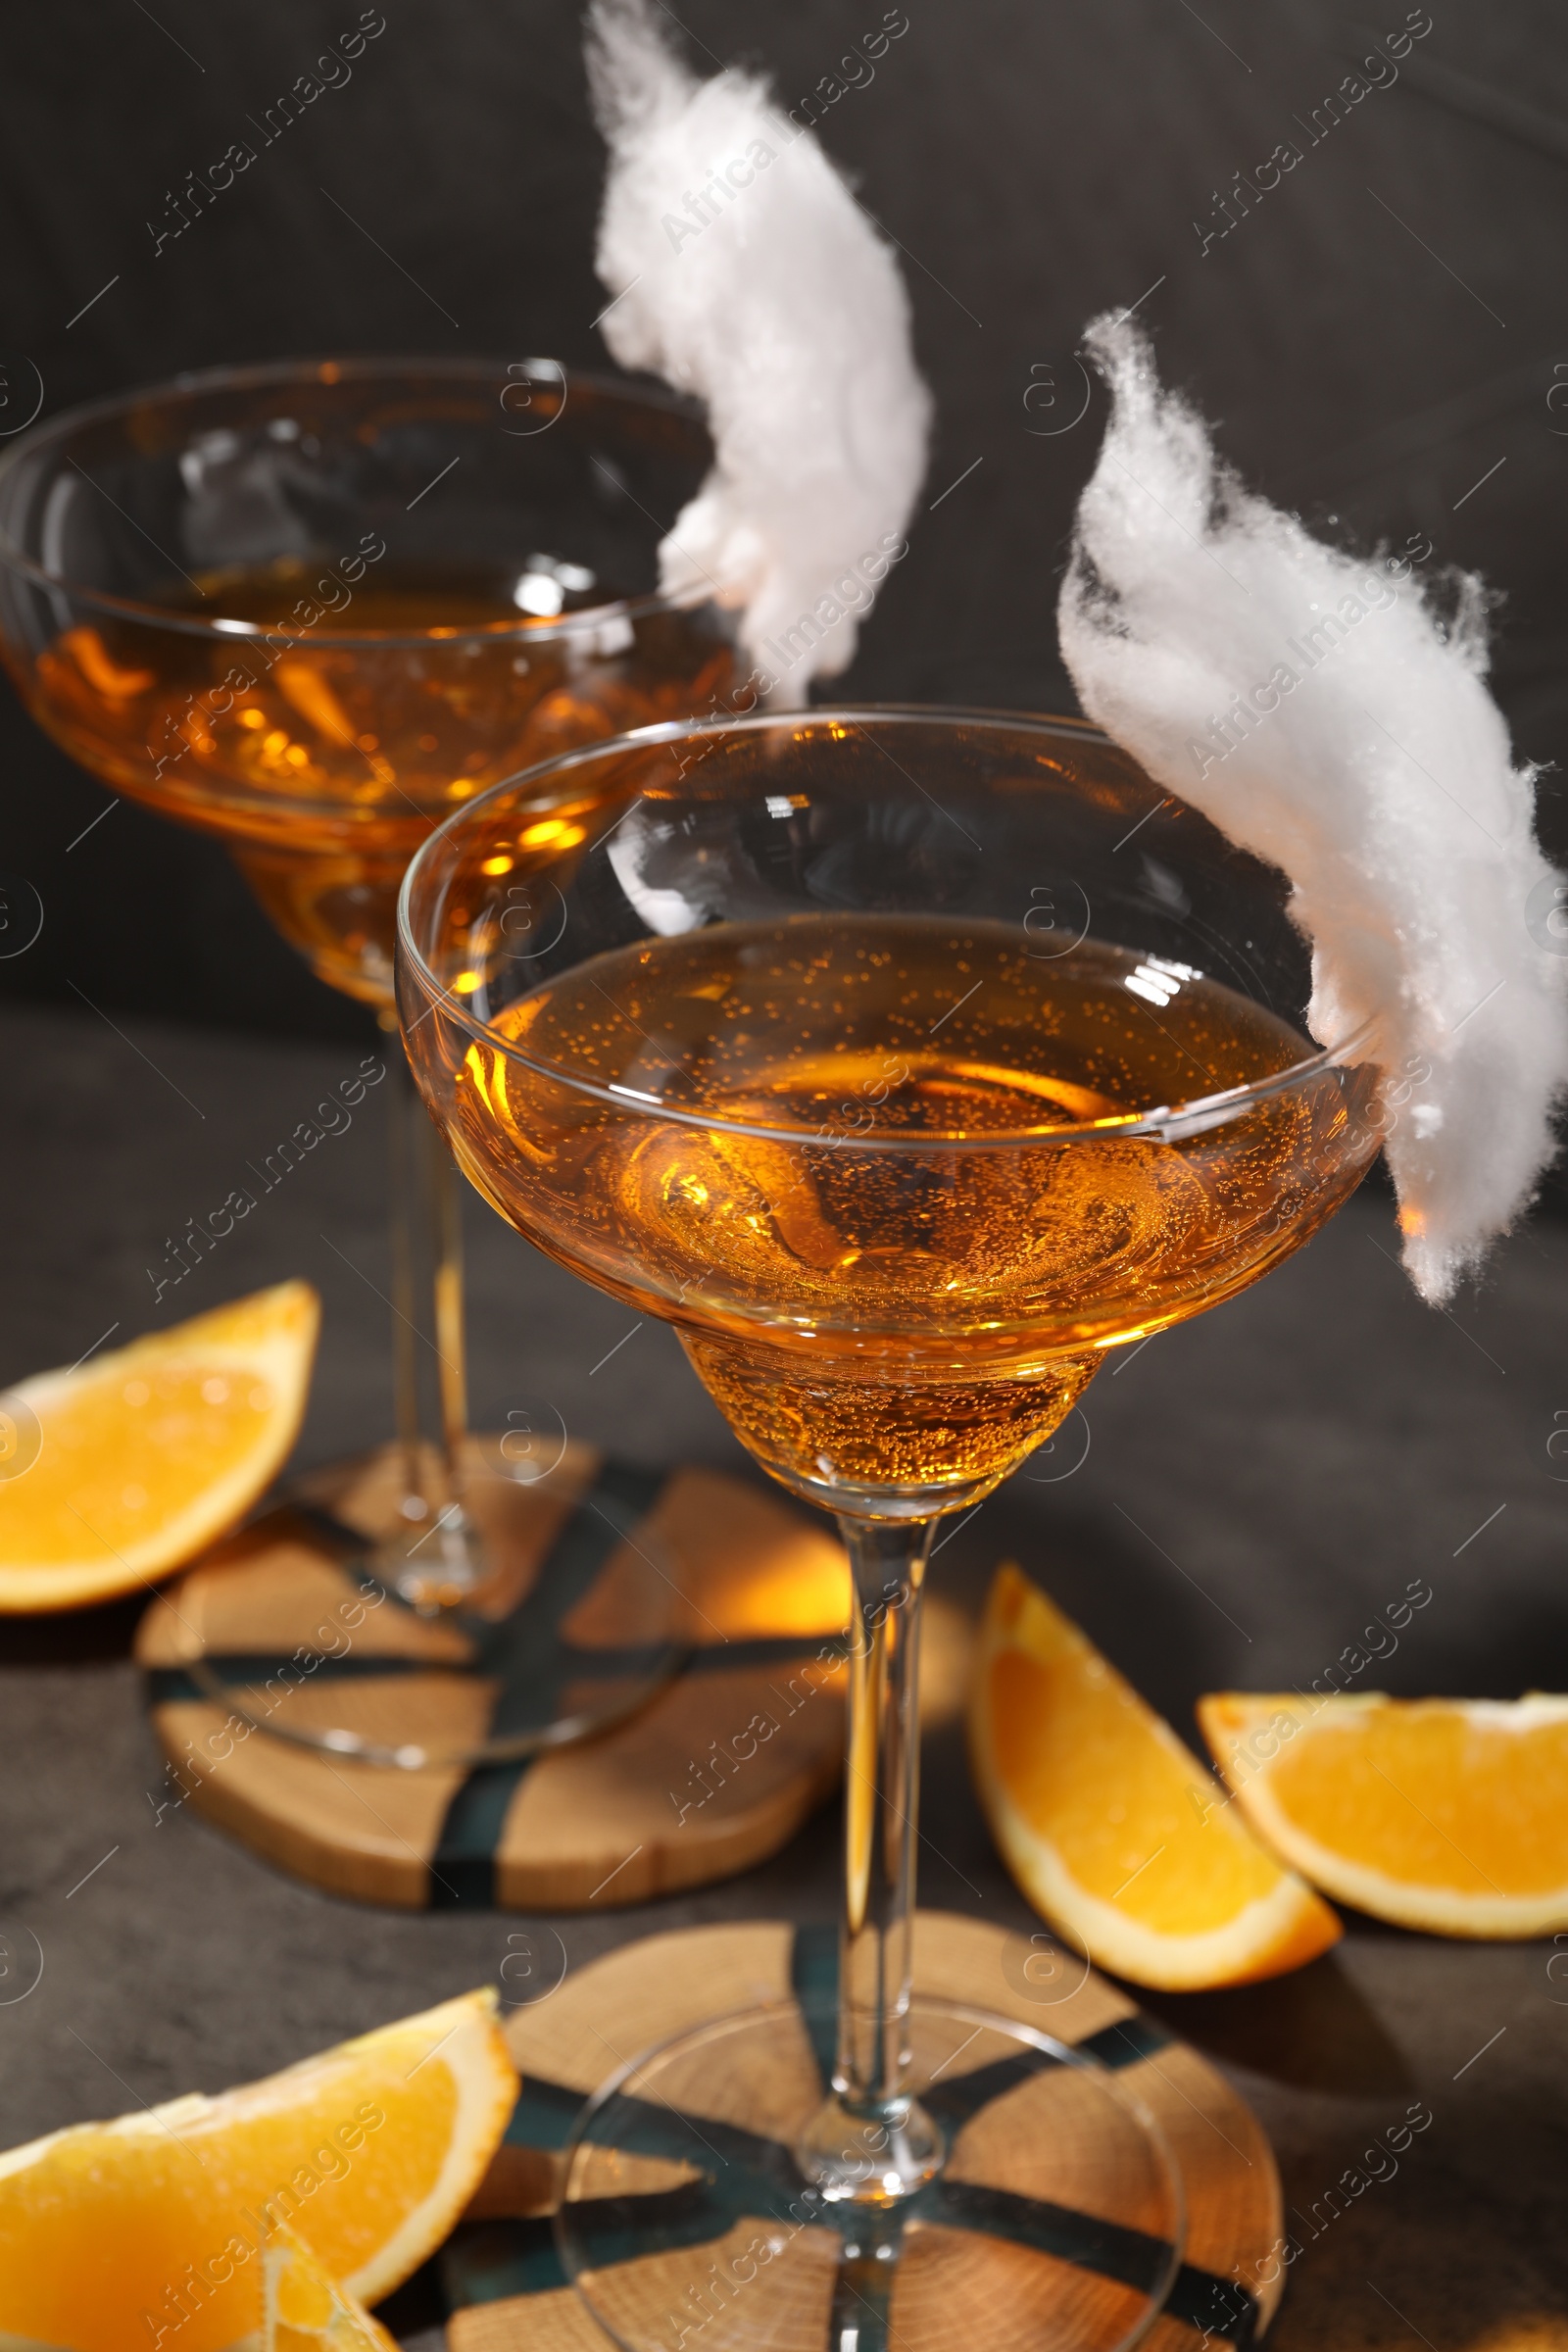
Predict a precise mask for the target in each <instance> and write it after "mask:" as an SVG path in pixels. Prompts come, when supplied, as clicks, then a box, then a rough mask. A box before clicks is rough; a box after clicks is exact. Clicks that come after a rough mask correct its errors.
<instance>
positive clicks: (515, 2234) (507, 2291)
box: [440, 2219, 609, 2341]
mask: <svg viewBox="0 0 1568 2352" xmlns="http://www.w3.org/2000/svg"><path fill="white" fill-rule="evenodd" d="M440 2263H441V2285H442V2288H443V2290H444V2292H445V2295H446V2299H447V2304H448V2308H449V2309H450V2310H452V2311H466V2310H467V2309H468V2308H469V2307H470V2305H472V2304H475V2303H499V2302H501V2301H502V2299H503V2298H504V2297H505V2296H508V2295H546V2294H549V2293H550V2291H551V2289H552V2288H554V2287H561V2286H569V2285H570V2284H571V2281H570V2279H569V2278H567V2277H566V2274H565V2272H564V2270H563V2269H562V2267H561V2256H560V2255H559V2254H558V2253H557V2251H556V2238H555V2231H554V2229H553V2228H552V2227H551V2224H550V2223H549V2222H548V2221H519V2220H510V2219H509V2220H506V2221H497V2222H460V2223H459V2224H458V2227H457V2229H455V2230H454V2231H453V2233H452V2236H451V2237H450V2238H449V2239H448V2241H447V2243H446V2245H445V2246H443V2248H442V2249H441V2255H440ZM606 2340H607V2341H608V2340H609V2339H608V2338H607V2339H606Z"/></svg>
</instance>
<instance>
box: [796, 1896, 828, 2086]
mask: <svg viewBox="0 0 1568 2352" xmlns="http://www.w3.org/2000/svg"><path fill="white" fill-rule="evenodd" d="M790 1990H791V1991H792V1992H793V1993H794V1995H795V1998H796V1999H797V2001H799V2003H800V2005H801V2022H802V2024H803V2025H804V2026H805V2028H806V2031H807V2033H808V2034H809V2035H810V2040H811V2048H812V2049H813V2051H814V2052H815V2053H816V2071H817V2073H818V2074H819V2075H820V2076H821V2078H822V2092H823V2096H824V2097H825V2096H826V2095H827V2090H828V2086H829V2084H830V2083H831V2082H832V2081H833V2067H834V2063H835V2061H836V2060H837V2058H838V2039H839V2036H838V1998H839V1931H838V1928H837V1925H836V1924H835V1925H834V1926H832V1927H819V1926H818V1927H809V1928H797V1929H796V1931H795V1935H794V1937H793V1939H792V1941H791V1944H790Z"/></svg>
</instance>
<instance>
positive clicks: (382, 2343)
mask: <svg viewBox="0 0 1568 2352" xmlns="http://www.w3.org/2000/svg"><path fill="white" fill-rule="evenodd" d="M262 2259H263V2262H264V2264H265V2270H264V2274H263V2281H264V2291H265V2297H266V2307H267V2310H266V2322H265V2327H266V2332H265V2334H264V2336H263V2338H262V2346H261V2352H397V2341H396V2338H395V2337H393V2336H390V2335H388V2333H387V2331H386V2329H385V2328H384V2327H382V2325H381V2323H380V2321H379V2320H372V2319H371V2317H370V2315H369V2313H368V2311H367V2310H366V2308H365V2306H364V2304H363V2303H361V2302H359V2301H358V2300H357V2298H356V2297H355V2296H353V2295H351V2294H349V2293H348V2292H347V2290H346V2289H345V2288H343V2287H341V2286H339V2285H337V2283H336V2282H335V2280H333V2279H332V2278H328V2276H327V2274H326V2272H325V2271H324V2270H323V2269H322V2267H321V2265H320V2264H319V2262H318V2261H317V2259H316V2256H315V2255H314V2254H313V2253H312V2252H311V2249H310V2247H309V2246H308V2245H306V2243H305V2241H304V2239H303V2238H301V2237H297V2236H296V2235H295V2233H294V2231H293V2230H292V2229H280V2230H279V2231H278V2233H277V2235H276V2237H275V2238H273V2240H272V2242H271V2244H270V2245H269V2246H268V2248H267V2250H266V2252H265V2254H264V2255H263V2258H262Z"/></svg>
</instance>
